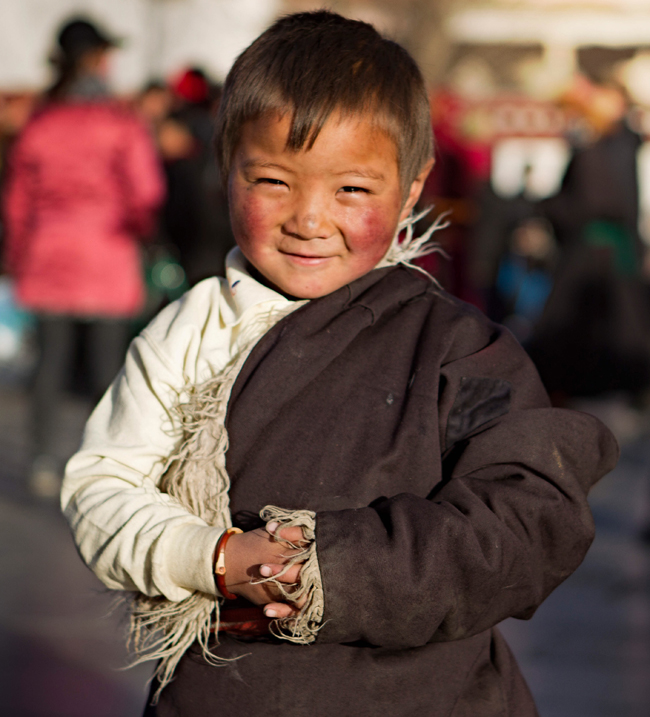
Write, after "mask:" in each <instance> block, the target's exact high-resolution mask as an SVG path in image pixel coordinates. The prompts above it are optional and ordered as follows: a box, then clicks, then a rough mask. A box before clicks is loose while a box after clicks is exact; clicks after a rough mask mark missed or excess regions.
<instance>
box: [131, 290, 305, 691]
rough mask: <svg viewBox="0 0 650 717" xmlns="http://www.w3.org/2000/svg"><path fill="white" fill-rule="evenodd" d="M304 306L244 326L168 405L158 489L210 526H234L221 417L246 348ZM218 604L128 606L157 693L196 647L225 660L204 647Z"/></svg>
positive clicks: (153, 600) (200, 597)
mask: <svg viewBox="0 0 650 717" xmlns="http://www.w3.org/2000/svg"><path fill="white" fill-rule="evenodd" d="M302 303H304V302H295V303H292V304H291V305H289V306H287V307H283V308H282V309H276V310H273V311H271V312H269V313H268V314H265V315H262V316H260V317H259V319H257V320H256V321H253V322H251V323H250V324H249V325H247V326H246V328H245V332H244V334H243V335H242V338H241V345H242V348H241V349H240V350H239V351H238V352H237V353H236V355H235V356H234V357H233V358H232V360H231V361H230V362H229V363H228V364H227V365H226V366H225V367H224V368H223V369H222V370H221V371H219V372H218V373H216V374H215V375H214V376H212V377H211V378H209V379H208V380H207V381H205V382H204V383H202V384H199V385H194V386H188V387H186V389H185V390H184V391H183V393H182V394H181V395H179V397H178V401H177V403H176V405H175V406H174V411H175V413H176V416H177V419H178V422H179V425H180V428H181V431H182V438H181V440H180V442H179V444H178V446H177V448H176V450H175V451H174V452H173V453H172V455H170V456H169V458H168V459H167V461H166V464H165V467H164V471H163V477H162V479H161V482H160V486H159V487H160V490H161V491H162V492H166V493H168V494H169V495H170V496H171V497H172V498H173V499H174V501H176V502H177V503H178V504H179V505H181V506H182V507H184V508H185V509H186V510H188V511H189V512H191V513H193V514H194V515H197V516H199V517H200V518H202V519H203V520H204V521H205V522H206V523H207V524H208V525H211V526H214V527H219V528H224V529H226V528H228V527H230V526H231V525H232V521H231V517H230V510H229V497H228V491H229V489H230V478H229V476H228V473H227V471H226V452H227V450H228V434H227V431H226V428H225V419H226V411H227V408H228V400H229V398H230V393H231V391H232V387H233V385H234V383H235V380H236V378H237V376H238V375H239V372H240V371H241V368H242V366H243V365H244V363H245V361H246V359H247V358H248V356H249V354H250V352H251V350H252V349H253V347H254V346H255V344H256V343H257V342H258V341H259V339H260V338H261V336H262V335H263V334H265V333H266V332H267V331H268V330H269V329H270V328H271V327H272V326H274V325H275V324H276V323H277V322H278V321H280V320H281V319H282V318H284V316H286V315H287V314H289V313H290V312H291V311H294V310H295V309H297V308H298V307H299V306H301V305H302ZM218 626H219V603H218V601H217V600H216V599H215V597H214V596H213V595H207V594H205V593H200V592H198V591H197V592H195V593H193V594H192V595H190V596H189V597H187V598H185V599H184V600H181V601H180V602H172V601H171V600H167V599H166V598H164V597H150V596H148V595H144V594H142V593H139V594H137V595H136V597H135V598H134V599H133V601H132V606H131V624H130V635H129V642H130V643H131V644H132V645H133V647H134V651H135V659H134V661H133V662H132V663H131V664H132V665H136V664H139V663H141V662H145V661H148V660H160V663H159V665H158V667H157V669H156V672H155V677H156V678H157V679H158V682H159V687H158V689H157V691H156V693H155V695H154V703H155V702H157V701H158V698H159V697H160V693H161V692H162V690H163V688H164V687H165V686H166V685H167V684H168V683H169V682H170V681H171V679H172V676H173V674H174V670H175V669H176V665H177V664H178V662H179V661H180V659H181V657H182V656H183V653H184V652H185V651H186V650H187V648H188V647H190V645H192V644H193V643H194V642H198V644H199V646H200V647H201V651H202V653H203V656H204V658H205V659H206V661H207V662H209V663H210V664H213V665H218V664H223V663H224V662H225V661H227V660H224V658H220V657H217V656H216V655H213V654H212V653H211V652H210V650H209V648H208V640H209V638H210V634H211V628H212V629H213V630H215V635H216V632H217V631H218Z"/></svg>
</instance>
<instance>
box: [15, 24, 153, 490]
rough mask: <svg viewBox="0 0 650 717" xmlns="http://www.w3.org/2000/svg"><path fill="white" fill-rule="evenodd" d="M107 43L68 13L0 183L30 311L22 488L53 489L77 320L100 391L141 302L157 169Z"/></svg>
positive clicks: (18, 283) (19, 285)
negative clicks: (31, 365) (31, 350)
mask: <svg viewBox="0 0 650 717" xmlns="http://www.w3.org/2000/svg"><path fill="white" fill-rule="evenodd" d="M115 44H116V43H115V42H114V41H113V40H112V39H110V38H109V37H108V36H107V35H105V34H104V33H102V32H101V31H100V30H98V29H97V28H96V27H95V26H94V25H92V24H91V23H89V22H87V21H85V20H81V19H77V20H74V21H71V22H69V23H68V24H66V25H65V26H64V27H63V29H62V30H61V32H60V34H59V37H58V46H59V51H58V57H57V58H56V62H57V66H58V70H59V76H58V79H57V81H56V82H55V84H54V86H53V87H52V88H51V90H50V91H49V92H48V94H47V98H46V101H45V103H44V104H43V106H42V107H41V108H40V109H39V110H38V111H37V112H36V113H35V115H34V116H33V118H32V119H31V120H30V122H29V123H28V124H27V126H26V127H25V129H24V131H23V133H22V134H21V136H20V137H19V139H18V140H17V142H16V144H15V146H14V147H13V149H12V151H11V155H10V157H9V163H8V173H7V177H6V184H5V191H4V219H5V242H4V266H5V269H6V270H7V271H8V272H9V273H10V274H12V275H13V277H14V278H15V287H16V298H17V301H18V302H19V303H20V304H21V305H22V306H23V307H25V308H26V309H28V310H29V311H31V312H32V313H34V314H35V315H36V316H37V319H38V338H39V344H40V363H39V367H38V369H37V373H36V378H35V383H34V391H33V429H34V444H35V445H34V448H35V452H34V464H33V470H32V476H31V488H32V491H33V492H34V493H36V494H40V495H46V494H49V495H53V494H55V493H56V492H58V483H59V480H58V475H59V473H60V468H61V466H60V465H58V464H57V461H56V458H55V453H56V451H55V446H56V440H57V439H56V436H55V428H56V424H57V422H58V406H59V396H60V394H61V392H62V390H63V388H64V384H65V382H66V380H67V378H68V376H69V373H70V368H71V364H72V360H73V357H74V336H75V324H76V323H78V322H80V321H81V322H84V323H86V324H87V326H88V328H87V339H88V340H87V346H88V358H89V375H90V379H91V385H92V389H93V392H94V393H95V394H97V395H100V394H101V393H103V391H104V390H105V389H106V388H107V387H108V384H109V383H110V381H111V380H112V379H113V377H114V376H115V374H116V373H117V371H118V370H119V367H120V365H121V363H122V360H123V353H124V349H125V347H126V342H127V339H128V331H129V328H128V327H129V319H131V318H132V317H134V316H135V315H136V314H137V313H138V312H139V311H140V309H141V308H142V306H143V302H144V297H145V288H144V285H143V280H142V272H141V262H140V251H139V239H141V238H144V237H147V236H148V235H149V234H150V233H151V231H152V228H153V223H154V219H155V214H156V210H157V208H158V206H159V205H160V203H161V200H162V198H163V191H164V190H163V178H162V175H161V171H160V168H159V164H158V159H157V156H156V151H155V149H154V146H153V143H152V141H151V139H150V137H149V135H148V132H147V130H146V129H145V127H144V126H143V125H142V124H141V123H140V121H139V120H138V119H137V118H136V116H135V115H134V114H133V113H132V112H131V111H129V110H127V109H126V108H125V107H123V106H121V105H119V104H118V103H117V102H116V101H114V100H112V99H111V98H110V96H109V94H108V90H107V86H106V81H105V78H106V68H107V56H108V52H109V50H110V49H111V48H112V47H113V46H114V45H115Z"/></svg>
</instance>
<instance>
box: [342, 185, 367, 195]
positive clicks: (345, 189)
mask: <svg viewBox="0 0 650 717" xmlns="http://www.w3.org/2000/svg"><path fill="white" fill-rule="evenodd" d="M341 191H342V192H346V193H347V194H356V193H357V192H364V193H365V194H367V193H368V190H367V189H365V188H364V187H341Z"/></svg>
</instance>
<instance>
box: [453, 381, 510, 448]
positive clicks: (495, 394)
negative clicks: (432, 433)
mask: <svg viewBox="0 0 650 717" xmlns="http://www.w3.org/2000/svg"><path fill="white" fill-rule="evenodd" d="M511 390H512V386H511V384H510V382H509V381H503V380H502V379H499V378H467V377H465V376H463V378H461V380H460V388H459V389H458V393H457V395H456V400H455V401H454V405H453V406H452V409H451V411H450V413H449V418H448V420H447V436H446V438H447V448H449V447H450V446H452V445H453V444H454V443H456V442H457V441H460V440H462V439H463V438H466V437H467V436H469V434H470V433H473V432H474V431H475V430H476V429H477V428H480V427H481V426H482V425H484V424H486V423H489V421H493V420H494V419H495V418H499V417H500V416H505V414H506V413H508V411H509V410H510V392H511Z"/></svg>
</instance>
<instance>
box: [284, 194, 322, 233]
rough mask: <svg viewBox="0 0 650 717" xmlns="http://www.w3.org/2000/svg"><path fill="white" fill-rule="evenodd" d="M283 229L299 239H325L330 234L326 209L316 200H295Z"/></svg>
mask: <svg viewBox="0 0 650 717" xmlns="http://www.w3.org/2000/svg"><path fill="white" fill-rule="evenodd" d="M284 229H285V231H287V232H288V233H289V234H293V235H294V236H296V237H298V238H299V239H325V238H326V237H328V236H329V235H330V234H331V222H330V221H329V219H328V217H327V211H326V210H325V207H323V206H322V205H321V204H320V203H319V202H317V201H310V202H305V201H302V202H297V203H296V205H295V206H294V208H293V211H292V213H291V217H290V218H289V219H288V221H286V222H285V224H284Z"/></svg>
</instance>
